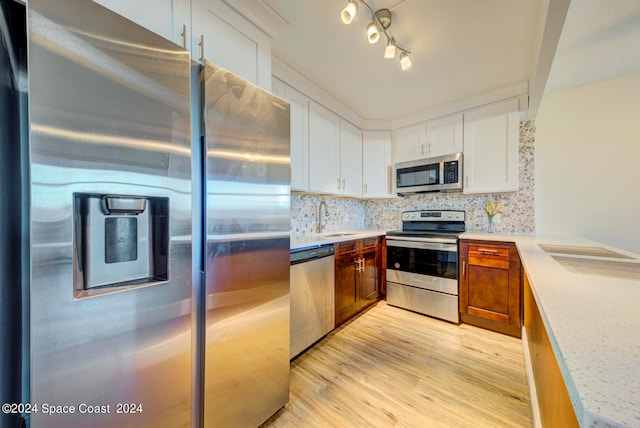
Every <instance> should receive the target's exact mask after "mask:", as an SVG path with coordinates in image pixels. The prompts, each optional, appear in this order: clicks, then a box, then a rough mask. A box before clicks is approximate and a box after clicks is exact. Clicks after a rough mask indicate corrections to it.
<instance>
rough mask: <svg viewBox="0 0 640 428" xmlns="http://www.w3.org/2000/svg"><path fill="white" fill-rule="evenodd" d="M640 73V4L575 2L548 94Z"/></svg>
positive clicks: (622, 0) (617, 0) (618, 0)
mask: <svg viewBox="0 0 640 428" xmlns="http://www.w3.org/2000/svg"><path fill="white" fill-rule="evenodd" d="M637 72H640V0H573V1H572V2H571V4H570V5H569V12H568V13H567V18H566V21H565V24H564V27H563V30H562V35H561V36H560V40H559V42H558V48H557V50H556V55H555V58H554V61H553V65H552V66H551V72H550V74H549V79H548V81H547V86H546V89H545V91H546V92H555V91H560V90H565V89H569V88H573V87H577V86H582V85H586V84H589V83H593V82H598V81H601V80H607V79H612V78H616V77H620V76H624V75H626V74H631V73H637Z"/></svg>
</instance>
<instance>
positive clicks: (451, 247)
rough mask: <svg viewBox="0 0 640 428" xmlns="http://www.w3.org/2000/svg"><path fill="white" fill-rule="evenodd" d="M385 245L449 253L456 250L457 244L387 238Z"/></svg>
mask: <svg viewBox="0 0 640 428" xmlns="http://www.w3.org/2000/svg"><path fill="white" fill-rule="evenodd" d="M387 247H403V248H417V249H420V250H436V251H448V252H451V253H457V252H458V246H457V245H456V244H445V243H438V242H417V241H405V240H402V241H395V240H393V239H387Z"/></svg>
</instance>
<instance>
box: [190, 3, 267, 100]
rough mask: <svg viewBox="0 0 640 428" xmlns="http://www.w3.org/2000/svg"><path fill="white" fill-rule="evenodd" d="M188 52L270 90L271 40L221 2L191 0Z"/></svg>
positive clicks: (195, 58)
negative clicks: (189, 50) (189, 49)
mask: <svg viewBox="0 0 640 428" xmlns="http://www.w3.org/2000/svg"><path fill="white" fill-rule="evenodd" d="M191 11H192V26H193V28H192V30H191V52H192V55H191V56H192V58H193V59H194V60H195V61H201V60H202V59H203V58H204V59H207V60H209V61H211V62H213V63H214V64H217V65H219V66H221V67H223V68H225V69H227V70H229V71H231V72H232V73H234V74H237V75H238V76H240V77H242V78H243V79H246V80H248V81H249V82H251V83H254V84H256V85H258V86H261V87H263V88H265V89H267V90H270V89H271V38H270V37H269V36H268V35H267V34H265V33H264V32H262V30H260V29H259V28H258V27H256V26H255V25H254V24H253V23H251V22H250V21H249V20H247V19H246V18H245V17H244V16H242V15H240V14H239V13H238V12H236V11H235V10H234V9H232V8H231V7H229V5H227V3H225V2H224V1H222V0H192V2H191Z"/></svg>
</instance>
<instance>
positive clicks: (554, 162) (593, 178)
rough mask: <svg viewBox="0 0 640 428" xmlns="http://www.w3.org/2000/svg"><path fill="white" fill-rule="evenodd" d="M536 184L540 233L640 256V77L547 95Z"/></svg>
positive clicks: (538, 133) (542, 112) (540, 125)
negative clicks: (578, 238)
mask: <svg viewBox="0 0 640 428" xmlns="http://www.w3.org/2000/svg"><path fill="white" fill-rule="evenodd" d="M535 182H536V185H535V210H536V233H538V234H547V233H551V234H570V235H580V236H583V237H586V238H590V239H593V240H596V241H599V242H602V243H605V244H609V245H613V246H615V247H618V248H622V249H626V250H629V251H633V252H635V253H640V227H639V226H640V73H639V74H632V75H628V76H625V77H622V78H619V79H612V80H608V81H604V82H599V83H595V84H592V85H588V86H582V87H579V88H575V89H571V90H567V91H563V92H556V93H552V94H547V95H545V96H544V97H543V99H542V104H541V106H540V110H539V112H538V116H537V119H536V159H535Z"/></svg>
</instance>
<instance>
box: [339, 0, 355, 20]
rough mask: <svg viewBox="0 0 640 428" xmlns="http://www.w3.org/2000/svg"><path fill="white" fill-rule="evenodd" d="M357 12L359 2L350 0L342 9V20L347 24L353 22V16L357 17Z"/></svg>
mask: <svg viewBox="0 0 640 428" xmlns="http://www.w3.org/2000/svg"><path fill="white" fill-rule="evenodd" d="M356 13H358V2H357V1H350V2H349V3H347V5H346V6H345V7H344V9H342V13H341V14H340V17H341V18H342V22H344V23H345V24H351V21H353V18H355V17H356Z"/></svg>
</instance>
